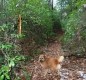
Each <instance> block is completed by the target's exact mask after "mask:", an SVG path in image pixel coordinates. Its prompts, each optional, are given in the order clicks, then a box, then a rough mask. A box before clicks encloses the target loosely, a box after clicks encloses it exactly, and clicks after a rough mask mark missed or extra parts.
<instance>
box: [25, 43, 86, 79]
mask: <svg viewBox="0 0 86 80" xmlns="http://www.w3.org/2000/svg"><path fill="white" fill-rule="evenodd" d="M40 50H42V51H44V52H46V53H45V54H46V55H49V56H53V57H57V56H58V55H64V53H63V51H62V49H61V44H60V43H59V42H55V43H50V44H49V45H48V46H46V47H42V48H41V49H40ZM27 66H28V68H27V70H28V71H29V72H31V73H32V78H31V80H86V59H84V58H75V57H71V58H67V57H65V59H64V61H63V63H62V68H61V70H60V75H58V74H57V73H52V72H51V73H50V74H47V75H46V77H44V76H43V72H44V70H43V69H42V67H41V66H40V64H39V63H38V56H37V57H36V58H35V59H34V60H33V61H32V62H31V63H29V64H28V65H27Z"/></svg>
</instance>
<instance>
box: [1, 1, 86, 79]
mask: <svg viewBox="0 0 86 80" xmlns="http://www.w3.org/2000/svg"><path fill="white" fill-rule="evenodd" d="M19 16H20V17H21V19H20V18H19ZM19 26H21V28H22V29H21V31H20V32H19ZM54 42H59V43H60V44H61V45H62V49H63V52H64V56H68V57H71V56H75V57H79V58H80V57H86V0H57V4H56V6H55V7H53V0H0V80H21V79H20V77H18V75H17V73H16V71H18V69H19V68H20V66H21V65H24V64H26V63H27V61H30V60H31V59H32V58H34V57H35V56H36V55H39V54H41V53H42V51H40V50H39V48H40V47H42V46H48V45H49V43H54ZM29 79H30V75H29V74H28V75H27V80H29ZM22 80H25V79H22Z"/></svg>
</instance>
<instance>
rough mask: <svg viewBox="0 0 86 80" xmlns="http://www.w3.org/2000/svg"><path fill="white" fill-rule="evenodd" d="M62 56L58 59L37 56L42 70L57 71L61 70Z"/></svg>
mask: <svg viewBox="0 0 86 80" xmlns="http://www.w3.org/2000/svg"><path fill="white" fill-rule="evenodd" d="M63 59H64V56H59V57H58V58H53V57H50V56H46V55H43V54H42V55H40V56H39V62H40V64H41V66H42V67H43V68H44V69H46V70H47V69H48V70H52V71H58V70H60V68H61V62H62V61H63Z"/></svg>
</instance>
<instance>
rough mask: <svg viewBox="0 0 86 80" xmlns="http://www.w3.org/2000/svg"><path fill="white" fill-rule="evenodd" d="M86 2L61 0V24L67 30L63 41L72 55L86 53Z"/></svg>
mask: <svg viewBox="0 0 86 80" xmlns="http://www.w3.org/2000/svg"><path fill="white" fill-rule="evenodd" d="M85 3H86V1H85V0H81V1H77V0H64V1H63V0H61V1H60V0H59V2H58V5H59V6H60V8H59V13H61V15H60V16H61V18H60V19H61V23H62V25H63V28H64V30H65V35H64V38H63V41H64V42H65V43H66V44H65V48H66V49H69V50H70V52H71V54H74V53H75V55H76V54H78V55H80V56H81V55H83V54H85V53H86V47H85V45H86V35H85V34H86V23H85V21H86V16H85V14H86V4H85Z"/></svg>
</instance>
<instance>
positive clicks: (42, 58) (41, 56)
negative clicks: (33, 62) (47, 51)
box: [39, 54, 45, 62]
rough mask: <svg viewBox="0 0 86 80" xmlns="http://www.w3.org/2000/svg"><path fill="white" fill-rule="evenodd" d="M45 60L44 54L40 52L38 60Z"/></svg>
mask: <svg viewBox="0 0 86 80" xmlns="http://www.w3.org/2000/svg"><path fill="white" fill-rule="evenodd" d="M44 61H45V55H43V54H41V55H40V56H39V62H44Z"/></svg>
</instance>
